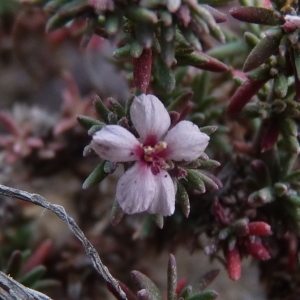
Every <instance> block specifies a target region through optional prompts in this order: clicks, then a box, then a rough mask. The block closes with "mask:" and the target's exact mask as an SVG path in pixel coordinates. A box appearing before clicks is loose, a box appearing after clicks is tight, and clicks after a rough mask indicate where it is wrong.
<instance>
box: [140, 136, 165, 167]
mask: <svg viewBox="0 0 300 300" xmlns="http://www.w3.org/2000/svg"><path fill="white" fill-rule="evenodd" d="M167 146H168V145H167V143H166V142H163V141H162V142H158V143H157V144H156V145H155V146H154V148H153V147H151V146H145V147H144V160H145V161H146V162H152V161H153V157H152V154H153V152H155V153H159V152H161V151H163V150H165V149H167Z"/></svg>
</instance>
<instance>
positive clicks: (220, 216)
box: [212, 199, 230, 225]
mask: <svg viewBox="0 0 300 300" xmlns="http://www.w3.org/2000/svg"><path fill="white" fill-rule="evenodd" d="M212 209H213V214H214V215H215V218H216V220H217V222H219V223H221V224H224V225H229V223H230V221H229V219H228V216H227V215H226V213H225V211H224V209H223V207H222V206H221V204H220V202H219V201H218V199H215V201H214V204H213V208H212Z"/></svg>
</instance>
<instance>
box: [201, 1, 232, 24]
mask: <svg viewBox="0 0 300 300" xmlns="http://www.w3.org/2000/svg"><path fill="white" fill-rule="evenodd" d="M201 6H203V7H204V8H205V9H206V10H208V11H209V12H210V14H211V15H212V16H213V17H214V19H215V21H216V23H223V22H226V21H227V16H226V15H225V14H223V13H222V12H220V11H219V10H217V9H215V8H213V7H212V6H209V5H207V4H201Z"/></svg>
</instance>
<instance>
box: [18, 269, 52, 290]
mask: <svg viewBox="0 0 300 300" xmlns="http://www.w3.org/2000/svg"><path fill="white" fill-rule="evenodd" d="M46 270H47V269H46V267H45V266H37V267H35V268H34V269H32V270H31V271H30V272H28V273H27V274H26V275H25V276H24V277H22V278H21V279H20V283H22V284H23V285H25V286H32V285H33V284H34V283H35V282H36V281H37V280H39V279H40V278H41V277H42V276H43V275H44V274H45V273H46Z"/></svg>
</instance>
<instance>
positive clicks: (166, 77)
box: [154, 56, 176, 92]
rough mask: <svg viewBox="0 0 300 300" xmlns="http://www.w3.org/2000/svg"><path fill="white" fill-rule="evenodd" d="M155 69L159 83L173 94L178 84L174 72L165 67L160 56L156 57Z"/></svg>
mask: <svg viewBox="0 0 300 300" xmlns="http://www.w3.org/2000/svg"><path fill="white" fill-rule="evenodd" d="M154 67H155V75H156V78H157V81H158V82H159V83H160V84H161V86H162V87H163V88H164V89H165V90H166V91H167V92H172V91H173V89H174V87H175V83H176V81H175V75H174V72H173V70H172V69H171V68H168V67H167V66H166V65H165V63H164V62H163V60H162V58H161V57H160V56H157V57H156V60H155V65H154Z"/></svg>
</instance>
